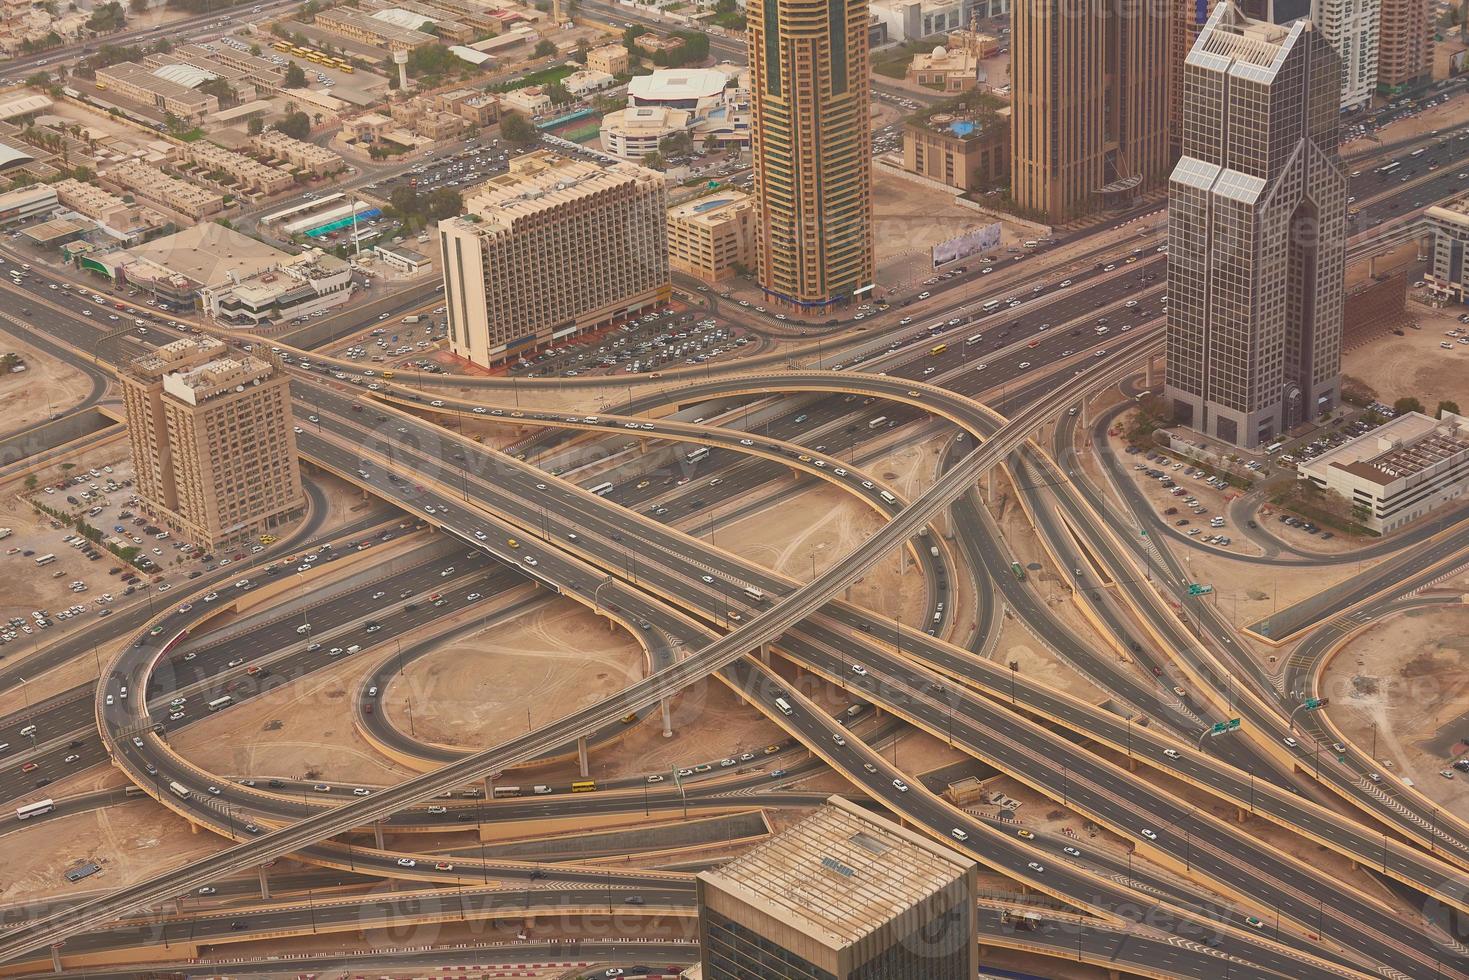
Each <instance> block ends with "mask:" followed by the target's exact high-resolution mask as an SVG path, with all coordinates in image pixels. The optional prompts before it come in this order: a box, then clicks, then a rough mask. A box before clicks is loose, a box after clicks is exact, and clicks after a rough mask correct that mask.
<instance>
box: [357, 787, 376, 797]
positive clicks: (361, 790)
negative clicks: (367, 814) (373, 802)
mask: <svg viewBox="0 0 1469 980" xmlns="http://www.w3.org/2000/svg"><path fill="white" fill-rule="evenodd" d="M371 792H372V790H370V789H364V788H363V787H361V786H358V787H357V788H356V789H354V790H353V791H352V795H353V796H367V795H368V794H369V793H371Z"/></svg>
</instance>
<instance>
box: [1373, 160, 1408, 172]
mask: <svg viewBox="0 0 1469 980" xmlns="http://www.w3.org/2000/svg"><path fill="white" fill-rule="evenodd" d="M1401 169H1403V162H1402V161H1401V160H1394V161H1393V162H1392V163H1389V164H1385V165H1383V166H1381V167H1378V168H1377V172H1378V173H1380V174H1390V173H1394V172H1395V171H1398V170H1401Z"/></svg>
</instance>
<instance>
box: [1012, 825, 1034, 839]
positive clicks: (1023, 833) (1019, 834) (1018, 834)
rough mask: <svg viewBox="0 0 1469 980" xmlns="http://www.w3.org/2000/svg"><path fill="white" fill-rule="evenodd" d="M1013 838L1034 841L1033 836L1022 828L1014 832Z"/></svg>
mask: <svg viewBox="0 0 1469 980" xmlns="http://www.w3.org/2000/svg"><path fill="white" fill-rule="evenodd" d="M1015 836H1016V837H1020V838H1023V839H1025V840H1035V834H1034V833H1032V832H1031V831H1029V830H1026V829H1025V828H1024V827H1021V828H1020V829H1019V830H1017V831H1015Z"/></svg>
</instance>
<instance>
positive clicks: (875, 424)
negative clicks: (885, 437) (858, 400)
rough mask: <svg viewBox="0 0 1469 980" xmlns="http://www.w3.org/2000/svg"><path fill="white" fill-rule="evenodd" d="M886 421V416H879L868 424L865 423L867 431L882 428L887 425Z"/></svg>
mask: <svg viewBox="0 0 1469 980" xmlns="http://www.w3.org/2000/svg"><path fill="white" fill-rule="evenodd" d="M887 420H888V417H887V416H886V415H879V416H878V417H877V418H875V419H873V420H872V421H871V422H868V423H867V427H868V428H869V429H879V428H881V427H882V426H884V425H886V424H887Z"/></svg>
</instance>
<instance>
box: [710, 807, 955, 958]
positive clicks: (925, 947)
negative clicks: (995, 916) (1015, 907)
mask: <svg viewBox="0 0 1469 980" xmlns="http://www.w3.org/2000/svg"><path fill="white" fill-rule="evenodd" d="M961 832H962V831H961ZM978 879H979V866H978V865H977V864H976V863H975V862H974V861H973V860H971V859H970V858H968V857H966V856H965V855H964V854H963V853H961V852H960V851H958V850H956V849H954V848H953V847H949V846H948V845H946V844H941V843H939V842H937V841H934V840H932V839H931V838H929V837H928V836H927V835H925V834H921V833H917V832H915V831H912V830H908V829H907V828H905V827H902V826H899V825H898V824H897V823H894V822H893V821H891V820H888V819H886V818H884V817H880V816H877V815H875V814H873V813H870V812H868V811H867V810H864V809H862V808H861V807H859V806H857V805H856V804H855V803H851V802H849V801H847V800H844V799H842V798H841V797H839V796H833V797H831V798H830V799H828V800H827V801H826V804H825V805H823V806H822V807H820V808H819V809H817V810H815V811H813V812H812V813H811V814H810V815H809V816H807V817H806V818H804V819H803V820H801V821H800V822H799V823H797V824H795V825H794V826H792V827H791V828H790V829H788V830H785V831H783V832H782V833H780V834H778V835H776V836H775V837H772V838H770V839H769V840H767V841H765V842H764V843H762V844H760V845H758V846H756V847H755V848H753V849H751V850H749V851H746V852H745V853H744V854H741V855H740V856H739V857H736V858H735V859H734V860H732V861H730V862H728V863H727V864H724V865H721V866H720V867H719V868H716V869H714V870H711V871H705V872H702V873H701V874H700V875H699V876H698V894H699V953H700V966H701V967H702V970H703V972H702V977H703V980H752V978H756V977H758V978H761V980H777V978H778V980H817V978H821V980H889V978H892V980H897V978H902V980H910V978H911V980H972V978H973V977H975V976H976V975H977V974H978V972H979V933H978V913H977V911H976V908H975V904H974V903H975V897H976V886H977V884H978Z"/></svg>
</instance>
